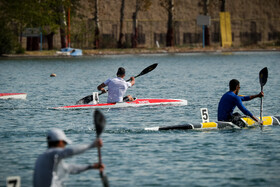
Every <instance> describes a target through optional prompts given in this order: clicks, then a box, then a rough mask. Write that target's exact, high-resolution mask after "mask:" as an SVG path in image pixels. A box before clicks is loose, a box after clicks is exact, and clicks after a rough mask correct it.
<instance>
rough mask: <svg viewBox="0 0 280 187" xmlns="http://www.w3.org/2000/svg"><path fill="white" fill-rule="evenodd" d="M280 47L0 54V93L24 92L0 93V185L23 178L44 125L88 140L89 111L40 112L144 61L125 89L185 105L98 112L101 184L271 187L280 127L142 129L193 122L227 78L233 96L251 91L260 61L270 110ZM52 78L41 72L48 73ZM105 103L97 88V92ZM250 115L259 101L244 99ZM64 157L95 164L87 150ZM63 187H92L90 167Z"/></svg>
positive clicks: (40, 147) (94, 178)
mask: <svg viewBox="0 0 280 187" xmlns="http://www.w3.org/2000/svg"><path fill="white" fill-rule="evenodd" d="M279 59H280V53H279V52H242V53H239V52H236V53H230V54H229V53H226V54H223V53H209V54H208V53H204V54H202V53H192V54H160V55H119V56H118V55H116V56H101V57H81V58H24V59H15V58H12V59H9V58H1V59H0V75H1V81H0V92H1V93H2V92H3V93H5V92H25V93H27V94H28V95H27V100H0V119H1V121H0V125H1V130H0V141H1V149H0V157H1V159H0V165H1V169H0V176H1V177H0V186H5V180H6V177H7V176H14V175H17V176H21V181H22V186H31V185H32V174H33V167H34V163H35V160H36V158H37V156H38V155H39V154H40V153H42V152H43V151H44V150H45V149H46V142H45V134H46V132H47V130H48V129H50V128H52V127H58V128H61V129H63V130H64V131H65V132H66V134H67V136H69V138H70V139H72V140H73V142H74V144H84V143H89V142H90V141H92V140H93V139H94V137H95V133H94V131H93V124H92V122H93V120H92V113H93V111H92V110H67V111H64V110H62V111H57V110H50V109H48V108H49V107H55V106H63V105H71V104H75V102H76V101H77V100H79V99H81V98H82V97H84V96H86V95H89V94H90V93H91V92H92V91H96V86H97V85H99V84H100V83H102V82H103V81H105V80H106V79H107V78H108V77H114V76H115V73H116V71H117V68H118V67H119V66H123V67H125V68H126V70H127V78H128V77H129V76H135V75H137V74H139V73H140V72H141V71H142V70H143V69H144V68H145V67H147V66H149V65H151V64H153V63H158V67H157V68H156V69H155V70H154V71H152V72H150V73H149V74H146V75H144V76H141V77H139V78H137V79H136V84H135V86H133V87H132V88H131V89H129V90H128V93H129V94H132V95H134V96H136V97H138V98H174V99H187V100H188V102H189V105H188V106H180V107H171V106H168V107H162V106H161V107H141V108H126V109H110V110H108V109H103V110H102V112H103V113H104V114H105V116H106V118H107V126H106V130H105V132H104V133H103V134H102V138H103V142H104V147H103V148H102V156H103V161H104V163H105V164H106V170H105V171H106V173H107V175H108V178H109V181H110V184H111V186H120V187H123V186H279V184H280V177H279V168H280V137H279V134H280V127H278V126H275V127H266V128H263V130H261V129H259V128H255V129H245V130H214V131H166V132H151V131H145V130H144V128H145V127H153V126H166V125H179V124H183V123H186V122H197V123H199V122H200V121H201V117H200V108H202V107H207V108H208V110H209V115H210V120H211V121H215V120H216V116H217V105H218V102H219V99H220V97H221V96H222V95H223V93H224V92H226V91H227V90H228V82H229V80H230V79H233V78H236V79H239V80H240V82H241V90H240V94H244V95H250V94H256V93H258V92H259V91H260V85H259V78H258V74H259V71H260V70H261V69H262V68H263V67H265V66H267V67H268V70H269V78H268V82H267V84H266V85H265V87H264V93H265V98H264V110H263V113H264V115H279V114H280V110H279V106H278V104H279V102H280V94H279V90H280V84H279V80H280V79H279V78H280V75H279V69H280V63H279ZM51 73H56V74H57V77H55V78H51V77H50V74H51ZM100 101H101V102H105V101H106V95H103V96H100ZM245 106H246V107H247V108H248V109H249V110H250V111H251V112H252V113H254V114H255V115H259V110H260V100H259V99H255V100H252V101H249V102H246V103H245ZM66 161H67V162H73V163H80V164H88V163H92V162H97V151H96V150H90V151H88V152H86V153H84V154H82V155H79V156H76V157H73V158H70V159H67V160H66ZM67 186H101V182H100V178H99V175H98V172H97V171H93V170H91V171H87V172H84V173H82V174H79V175H72V176H71V177H70V178H69V179H68V181H67Z"/></svg>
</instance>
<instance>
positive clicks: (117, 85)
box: [97, 67, 135, 103]
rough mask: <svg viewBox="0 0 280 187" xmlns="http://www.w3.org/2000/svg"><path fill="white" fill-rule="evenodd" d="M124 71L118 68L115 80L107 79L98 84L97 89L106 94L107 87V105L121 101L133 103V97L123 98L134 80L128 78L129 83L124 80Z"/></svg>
mask: <svg viewBox="0 0 280 187" xmlns="http://www.w3.org/2000/svg"><path fill="white" fill-rule="evenodd" d="M124 77H125V69H124V68H123V67H120V68H119V69H118V72H117V77H116V78H111V79H107V80H106V81H105V82H104V83H102V84H100V85H99V86H98V87H97V89H98V90H100V91H102V93H106V92H107V91H106V90H105V87H106V86H108V99H107V103H118V102H123V101H133V100H134V99H133V97H132V96H131V95H128V96H126V97H124V94H125V92H126V90H127V89H128V88H129V87H131V86H133V85H134V84H135V78H134V77H130V80H131V82H126V81H125V80H124Z"/></svg>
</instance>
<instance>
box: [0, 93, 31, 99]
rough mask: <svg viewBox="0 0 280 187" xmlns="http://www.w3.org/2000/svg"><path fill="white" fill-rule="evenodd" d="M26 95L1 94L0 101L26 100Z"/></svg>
mask: <svg viewBox="0 0 280 187" xmlns="http://www.w3.org/2000/svg"><path fill="white" fill-rule="evenodd" d="M26 96H27V94H26V93H0V99H26Z"/></svg>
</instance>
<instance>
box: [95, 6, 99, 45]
mask: <svg viewBox="0 0 280 187" xmlns="http://www.w3.org/2000/svg"><path fill="white" fill-rule="evenodd" d="M94 3H95V12H94V23H95V27H94V46H95V49H98V48H99V46H100V28H99V27H100V26H99V11H98V4H99V0H95V1H94Z"/></svg>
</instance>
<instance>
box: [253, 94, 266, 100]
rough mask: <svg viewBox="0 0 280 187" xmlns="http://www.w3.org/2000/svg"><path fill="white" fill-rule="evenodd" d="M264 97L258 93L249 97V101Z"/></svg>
mask: <svg viewBox="0 0 280 187" xmlns="http://www.w3.org/2000/svg"><path fill="white" fill-rule="evenodd" d="M263 96H264V93H263V92H260V93H259V94H257V95H251V96H250V100H251V99H255V98H257V97H263Z"/></svg>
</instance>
